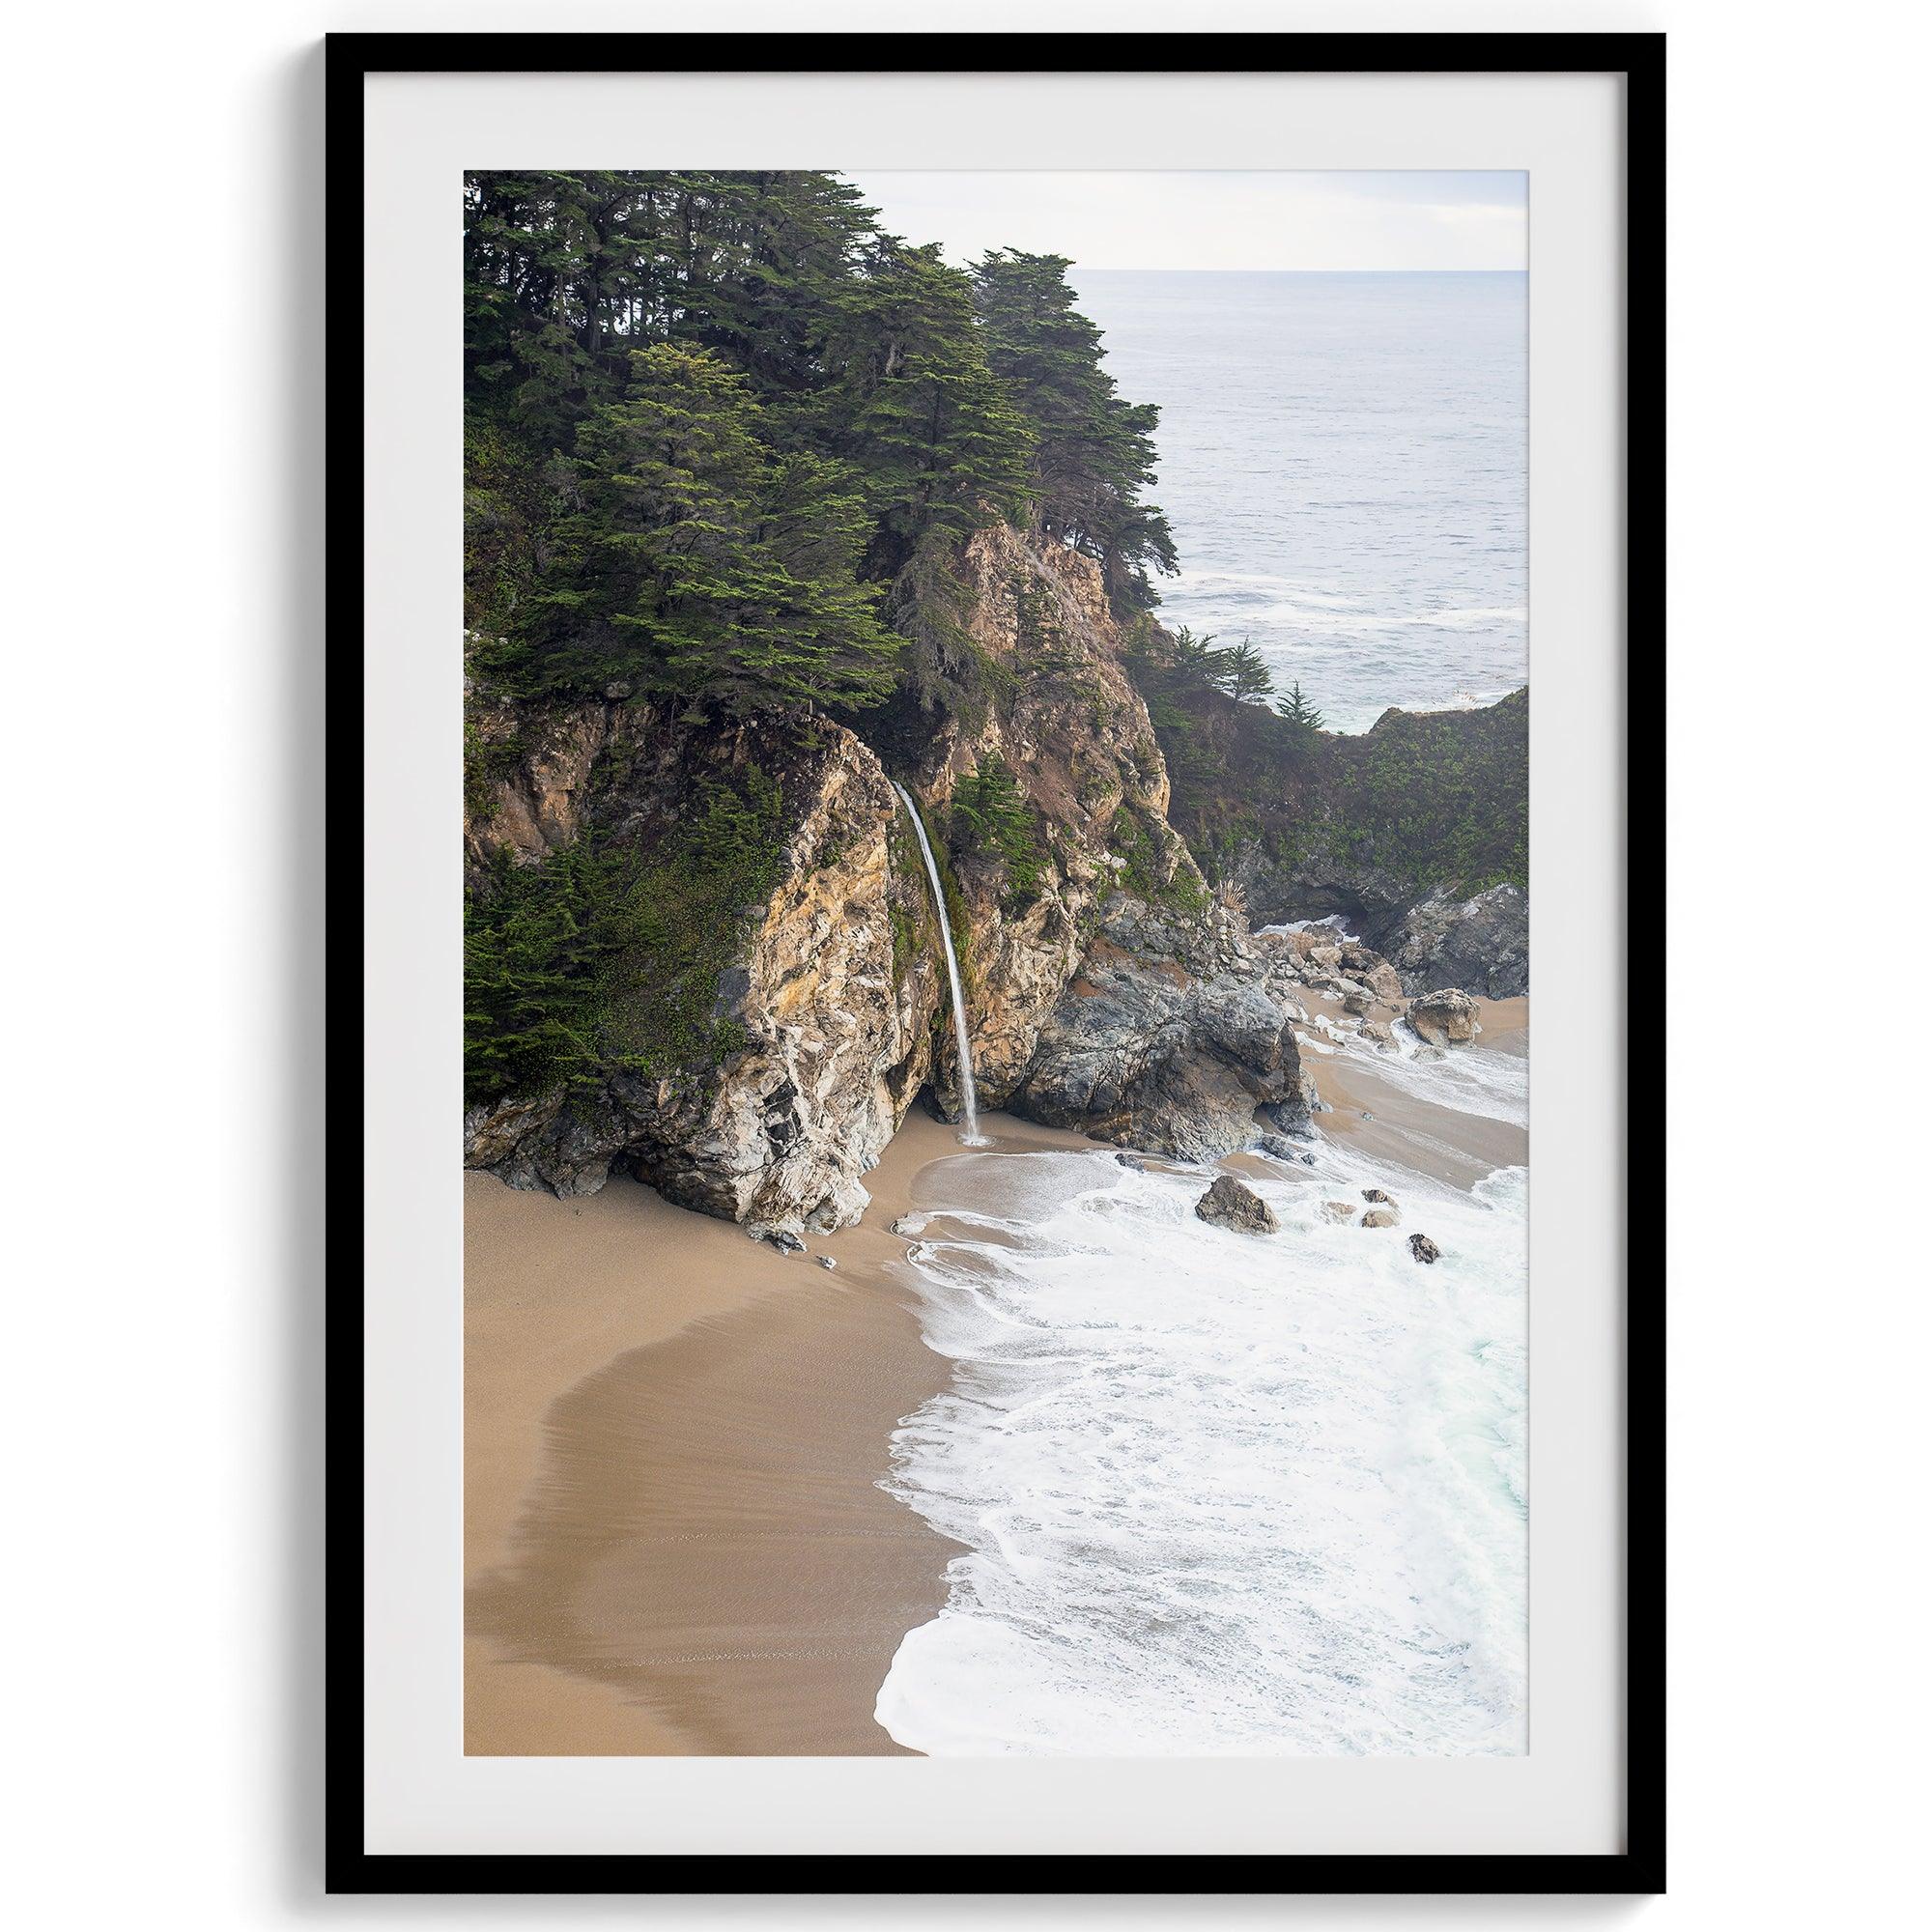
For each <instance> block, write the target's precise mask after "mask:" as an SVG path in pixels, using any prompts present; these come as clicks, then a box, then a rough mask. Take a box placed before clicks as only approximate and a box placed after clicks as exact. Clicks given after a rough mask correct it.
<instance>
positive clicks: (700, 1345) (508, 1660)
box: [464, 1112, 1090, 1756]
mask: <svg viewBox="0 0 1932 1932" xmlns="http://www.w3.org/2000/svg"><path fill="white" fill-rule="evenodd" d="M981 1127H982V1131H984V1132H987V1133H988V1134H989V1135H991V1136H992V1137H993V1139H994V1141H995V1145H996V1146H1004V1147H1010V1148H1015V1149H1017V1148H1023V1147H1051V1146H1087V1145H1090V1143H1088V1142H1087V1141H1085V1140H1084V1139H1083V1138H1082V1137H1081V1136H1078V1135H1073V1134H1060V1133H1056V1132H1055V1131H1054V1130H1052V1129H1049V1128H1040V1127H1034V1126H1032V1125H1030V1124H1028V1123H1025V1122H1018V1121H1014V1120H1010V1119H1009V1118H1008V1117H1005V1116H1001V1115H993V1116H990V1117H988V1118H987V1119H986V1120H985V1121H983V1122H981ZM958 1151H959V1142H958V1137H957V1130H956V1129H955V1128H953V1127H952V1126H948V1125H946V1124H945V1123H943V1122H938V1121H934V1120H932V1119H930V1118H929V1117H928V1116H926V1115H925V1114H924V1113H923V1112H916V1113H914V1114H912V1115H909V1116H908V1117H907V1119H906V1121H905V1122H904V1123H903V1124H902V1125H901V1127H900V1129H899V1131H898V1133H897V1134H896V1135H895V1137H894V1139H893V1142H892V1144H891V1146H890V1147H889V1148H888V1149H887V1151H886V1153H885V1156H884V1158H883V1159H882V1160H881V1161H880V1163H879V1165H878V1167H877V1168H875V1169H874V1170H873V1171H872V1173H871V1174H869V1175H867V1187H868V1188H869V1189H870V1191H871V1194H872V1203H871V1206H870V1207H869V1208H867V1210H866V1214H865V1217H864V1219H863V1220H862V1221H861V1222H860V1223H859V1224H858V1225H857V1226H855V1227H851V1228H845V1229H841V1230H839V1231H838V1233H836V1234H832V1235H824V1236H812V1237H810V1241H809V1246H810V1253H809V1254H805V1255H789V1256H787V1255H781V1254H780V1253H778V1252H777V1251H776V1250H775V1249H773V1248H771V1247H769V1246H767V1245H766V1244H765V1243H763V1242H759V1241H753V1240H751V1239H749V1238H747V1236H745V1234H744V1232H743V1230H742V1229H740V1228H738V1227H736V1226H734V1225H733V1224H731V1223H729V1222H725V1221H719V1220H714V1219H712V1218H710V1217H708V1216H705V1215H701V1214H696V1213H694V1212H692V1211H690V1210H688V1209H685V1208H676V1207H673V1206H671V1205H670V1204H669V1203H668V1202H666V1201H664V1200H663V1199H662V1198H661V1197H659V1196H658V1195H657V1194H655V1193H654V1192H653V1191H652V1190H651V1189H649V1188H648V1187H645V1186H642V1185H641V1184H639V1183H637V1182H635V1181H631V1180H628V1179H621V1178H620V1179H612V1180H611V1181H610V1182H609V1183H608V1184H607V1185H606V1186H605V1188H604V1189H603V1190H602V1191H601V1192H599V1193H598V1194H595V1195H591V1196H587V1197H585V1198H582V1199H580V1200H575V1201H563V1200H558V1199H557V1198H556V1197H554V1196H552V1195H548V1194H539V1193H534V1192H524V1191H520V1190H516V1189H512V1188H509V1187H506V1186H505V1185H504V1184H503V1183H502V1182H501V1181H499V1180H497V1179H495V1177H493V1176H490V1175H485V1174H475V1173H472V1174H469V1175H466V1176H465V1179H464V1188H465V1193H464V1208H465V1216H464V1219H465V1228H464V1236H465V1257H466V1267H465V1277H466V1278H465V1330H466V1335H465V1358H466V1372H465V1477H466V1480H465V1577H466V1605H467V1609H466V1620H465V1622H466V1635H465V1694H464V1737H465V1750H466V1752H467V1753H469V1754H470V1755H484V1756H502V1755H511V1756H547V1755H611V1754H621V1755H639V1756H665V1755H684V1754H707V1755H710V1754H724V1755H730V1754H757V1755H789V1754H810V1755H869V1754H900V1751H901V1747H899V1746H897V1745H895V1743H894V1742H893V1740H892V1738H891V1737H890V1736H888V1734H887V1733H886V1732H885V1731H884V1730H883V1729H881V1728H880V1727H879V1726H878V1724H877V1723H876V1722H875V1721H874V1720H873V1718H872V1706H873V1700H874V1698H875V1697H876V1695H877V1691H878V1688H879V1685H880V1684H881V1683H883V1681H884V1679H885V1675H886V1672H887V1670H888V1668H889V1667H890V1665H891V1662H892V1657H893V1653H894V1652H895V1650H896V1649H897V1647H898V1643H899V1641H900V1639H901V1638H902V1637H903V1636H904V1634H905V1633H906V1631H908V1630H910V1629H912V1628H913V1627H915V1626H916V1625H918V1624H920V1623H923V1622H925V1621H927V1620H928V1619H929V1618H930V1617H932V1616H933V1615H935V1614H936V1613H937V1611H938V1609H939V1607H940V1605H942V1604H943V1603H944V1602H945V1599H946V1575H945V1573H946V1565H947V1562H948V1561H949V1559H950V1558H951V1557H952V1555H953V1554H954V1553H956V1551H957V1549H958V1546H957V1545H955V1544H953V1543H952V1542H951V1541H950V1540H949V1539H947V1538H945V1537H943V1536H941V1535H940V1534H939V1533H938V1532H937V1531H935V1530H933V1529H932V1528H931V1527H930V1526H929V1525H928V1524H927V1523H926V1522H925V1520H923V1518H922V1517H920V1516H919V1515H918V1514H917V1513H916V1512H914V1511H913V1510H912V1509H910V1508H909V1507H908V1506H906V1505H905V1504H902V1503H900V1502H898V1501H896V1500H895V1499H894V1498H893V1497H892V1496H890V1495H888V1494H887V1493H886V1492H885V1491H884V1490H882V1489H880V1488H879V1487H878V1482H879V1479H880V1478H882V1477H883V1476H885V1475H886V1473H887V1470H888V1458H889V1453H890V1438H891V1435H892V1433H893V1431H894V1429H895V1427H896V1426H897V1424H898V1422H899V1421H900V1420H901V1419H902V1418H903V1417H904V1416H906V1415H909V1414H910V1413H911V1412H912V1411H913V1410H914V1409H916V1408H917V1407H918V1406H920V1404H921V1403H922V1402H923V1401H924V1400H925V1399H926V1398H927V1397H928V1396H930V1395H933V1394H935V1393H937V1392H938V1391H939V1390H940V1389H941V1388H942V1387H944V1386H945V1385H946V1382H947V1379H948V1373H949V1370H948V1364H947V1363H946V1362H945V1361H944V1360H943V1359H942V1358H941V1357H940V1356H938V1355H936V1354H934V1353H933V1352H932V1351H931V1350H928V1349H927V1348H926V1347H925V1345H924V1343H923V1340H922V1339H921V1337H920V1332H919V1323H918V1318H917V1314H916V1295H915V1293H914V1290H913V1288H912V1286H911V1283H910V1280H909V1278H908V1277H907V1275H906V1273H905V1264H904V1259H903V1258H904V1254H905V1249H906V1242H905V1241H904V1240H903V1239H902V1238H901V1237H899V1236H895V1235H893V1234H892V1233H890V1231H889V1224H890V1223H891V1222H892V1221H893V1220H894V1219H895V1218H896V1217H897V1216H899V1215H900V1214H903V1213H905V1212H906V1211H908V1209H909V1208H910V1207H911V1204H912V1192H913V1187H914V1184H915V1181H916V1178H917V1176H918V1175H919V1173H920V1172H921V1171H922V1170H923V1168H924V1167H926V1166H927V1165H928V1164H929V1163H930V1162H931V1161H933V1160H934V1159H938V1158H942V1157H944V1156H946V1155H948V1154H951V1153H956V1152H958ZM821 1255H823V1256H827V1257H830V1258H831V1259H832V1260H833V1261H834V1262H835V1263H836V1264H837V1265H836V1267H835V1268H834V1269H832V1270H826V1269H824V1268H822V1267H820V1266H819V1265H818V1257H819V1256H821Z"/></svg>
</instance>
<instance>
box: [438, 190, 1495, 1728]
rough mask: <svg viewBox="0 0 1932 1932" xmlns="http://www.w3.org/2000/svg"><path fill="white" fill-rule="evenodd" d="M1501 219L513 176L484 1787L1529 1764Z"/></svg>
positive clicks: (474, 592) (470, 1617)
mask: <svg viewBox="0 0 1932 1932" xmlns="http://www.w3.org/2000/svg"><path fill="white" fill-rule="evenodd" d="M1526 193H1527V182H1526V178H1525V177H1524V176H1522V175H1520V174H1487V173H1486V174H1448V175H1442V174H1378V175H1363V174H1334V173H1308V174H1291V173H1280V174H1248V175H1241V174H1217V173H1194V174H1167V175H1158V174H1066V175H1026V174H995V173H986V174H977V173H948V174H942V173H929V174H895V175H867V174H864V173H860V174H857V175H844V174H835V173H810V172H775V173H765V174H749V173H735V174H706V173H701V172H688V173H644V172H603V173H599V172H584V173H575V174H570V173H561V172H529V173H515V172H489V173H476V174H473V175H471V176H470V177H469V179H468V181H467V184H466V188H465V197H464V205H463V208H462V210H461V219H462V220H463V222H464V228H465V237H466V248H465V282H464V288H463V291H462V299H463V301H464V304H465V325H466V334H465V368H464V385H465V387H464V394H465V473H464V476H463V478H462V488H463V490H464V493H465V497H464V500H465V533H466V534H465V554H464V601H465V620H464V621H465V632H464V639H463V644H464V651H463V655H464V700H463V712H464V727H463V728H464V780H463V787H464V790H463V813H464V873H465V895H464V907H463V919H464V936H465V947H464V953H465V983H464V988H463V1011H464V1027H465V1082H466V1093H465V1095H464V1135H463V1160H464V1164H465V1166H466V1168H467V1169H468V1170H469V1172H468V1173H467V1174H466V1176H465V1247H466V1287H465V1293H466V1336H465V1350H466V1354H465V1418H466V1422H465V1426H466V1442H465V1469H466V1485H465V1510H466V1522H465V1534H466V1564H467V1572H468V1579H469V1580H468V1590H467V1604H466V1629H467V1637H468V1641H467V1659H468V1664H467V1670H466V1684H465V1730H466V1748H467V1749H468V1750H469V1751H470V1752H471V1753H477V1754H510V1755H532V1754H536V1755H542V1754H562V1755H583V1754H625V1753H650V1754H677V1753H696V1754H705V1753H724V1754H753V1755H775V1754H871V1753H884V1754H893V1753H923V1754H928V1755H960V1754H972V1755H1000V1754H1044V1755H1056V1754H1057V1755H1089V1756H1092V1755H1101V1756H1130V1757H1131V1756H1151V1755H1176V1754H1179V1755H1248V1756H1252V1755H1263V1754H1293V1755H1314V1756H1323V1755H1365V1754H1401V1755H1435V1756H1447V1755H1470V1754H1491V1755H1507V1754H1515V1753H1519V1752H1520V1751H1522V1750H1524V1749H1525V1748H1526V1739H1527V1724H1528V1710H1527V1701H1526V1668H1527V1607H1526V1590H1527V1557H1528V1522H1529V1492H1528V1479H1527V1451H1528V1445H1527V1402H1528V1379H1529V1373H1530V1367H1529V1359H1528V1309H1529V1294H1530V1283H1529V1280H1528V1268H1527V1213H1528V1203H1529V1195H1530V1188H1529V1176H1530V1165H1529V1151H1528V1150H1529V1133H1528V1127H1529V1111H1528V1102H1529V1078H1528V1076H1529V1065H1530V1061H1529V1053H1528V1039H1529V1035H1528V1000H1527V995H1528V982H1529V956H1528V899H1527V888H1528V835H1527V826H1528V800H1527V780H1528V631H1529V625H1528V595H1527V561H1528V552H1527V533H1526V497H1527V474H1526V468H1527V435H1528V416H1527V377H1528V361H1527V347H1528V334H1527V331H1528V276H1527V272H1526V234H1527V213H1526ZM451 218H452V220H455V219H456V218H458V211H457V210H455V209H452V211H451ZM453 299H455V292H454V291H452V300H453ZM451 487H452V488H454V487H456V485H455V479H452V486H451ZM454 996H455V990H454V988H452V997H454Z"/></svg>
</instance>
